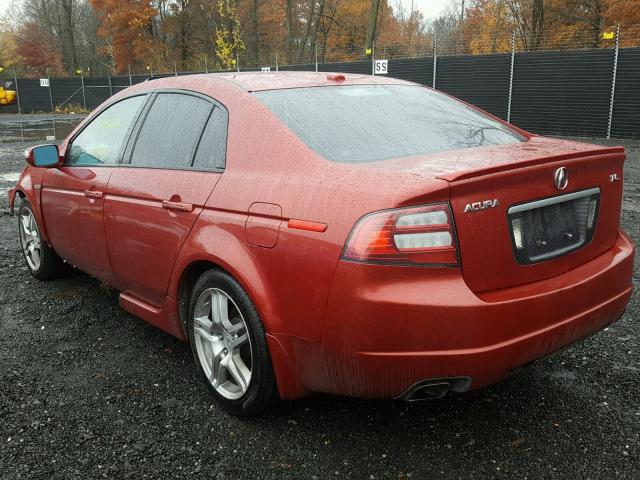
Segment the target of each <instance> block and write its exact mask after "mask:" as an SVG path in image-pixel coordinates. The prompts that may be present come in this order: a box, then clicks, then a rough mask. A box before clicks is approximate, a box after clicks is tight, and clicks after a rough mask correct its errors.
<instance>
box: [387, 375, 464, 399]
mask: <svg viewBox="0 0 640 480" xmlns="http://www.w3.org/2000/svg"><path fill="white" fill-rule="evenodd" d="M469 388H471V377H450V378H431V379H427V380H420V381H419V382H416V383H414V384H413V385H412V386H411V387H409V388H408V389H407V390H406V391H405V392H404V393H403V394H402V395H400V396H399V397H398V399H400V400H405V401H407V402H421V401H424V400H437V399H439V398H442V397H444V396H445V395H446V394H447V393H449V392H450V391H452V392H466V391H468V390H469Z"/></svg>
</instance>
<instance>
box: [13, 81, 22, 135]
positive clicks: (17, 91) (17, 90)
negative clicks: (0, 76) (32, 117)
mask: <svg viewBox="0 0 640 480" xmlns="http://www.w3.org/2000/svg"><path fill="white" fill-rule="evenodd" d="M13 80H14V81H15V82H16V102H17V103H18V113H22V107H21V106H20V89H19V88H18V74H17V73H16V71H15V70H14V71H13ZM20 128H21V129H22V124H21V125H20Z"/></svg>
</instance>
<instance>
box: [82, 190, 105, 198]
mask: <svg viewBox="0 0 640 480" xmlns="http://www.w3.org/2000/svg"><path fill="white" fill-rule="evenodd" d="M102 195H103V192H99V191H97V190H85V191H84V196H85V197H89V198H102Z"/></svg>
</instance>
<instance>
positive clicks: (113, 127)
mask: <svg viewBox="0 0 640 480" xmlns="http://www.w3.org/2000/svg"><path fill="white" fill-rule="evenodd" d="M145 99H146V95H138V96H136V97H131V98H126V99H124V100H121V101H119V102H118V103H115V104H113V105H111V106H110V107H107V108H106V109H105V110H103V111H102V112H101V113H99V114H98V116H96V118H94V119H93V120H91V122H90V123H89V124H88V125H87V126H86V127H85V128H84V129H83V130H82V131H81V132H80V134H79V135H78V136H77V137H76V138H74V139H73V141H72V142H71V149H70V150H69V155H68V157H67V159H66V161H65V165H87V166H89V165H93V166H96V165H113V164H115V163H116V162H117V161H118V155H119V153H120V148H121V147H122V142H123V141H124V139H125V137H126V136H127V133H128V131H129V127H130V126H131V124H132V122H133V120H134V119H135V118H136V115H137V113H138V110H139V109H140V107H142V104H143V102H144V101H145Z"/></svg>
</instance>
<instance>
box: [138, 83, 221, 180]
mask: <svg viewBox="0 0 640 480" xmlns="http://www.w3.org/2000/svg"><path fill="white" fill-rule="evenodd" d="M213 108H214V105H213V104H212V103H211V102H209V101H207V100H205V99H203V98H199V97H195V96H193V95H185V94H181V93H160V94H159V95H158V96H157V97H156V99H155V101H154V102H153V105H152V106H151V108H150V109H149V112H148V114H147V116H146V118H145V120H144V124H143V125H142V128H141V129H140V133H139V134H138V138H137V140H136V144H135V146H134V148H133V152H132V154H131V164H132V165H137V166H145V167H160V168H190V167H191V161H192V159H193V154H194V151H195V148H196V146H197V144H198V140H199V139H200V134H201V133H202V129H203V128H204V125H205V122H206V121H207V118H209V114H210V113H211V111H212V109H213Z"/></svg>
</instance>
